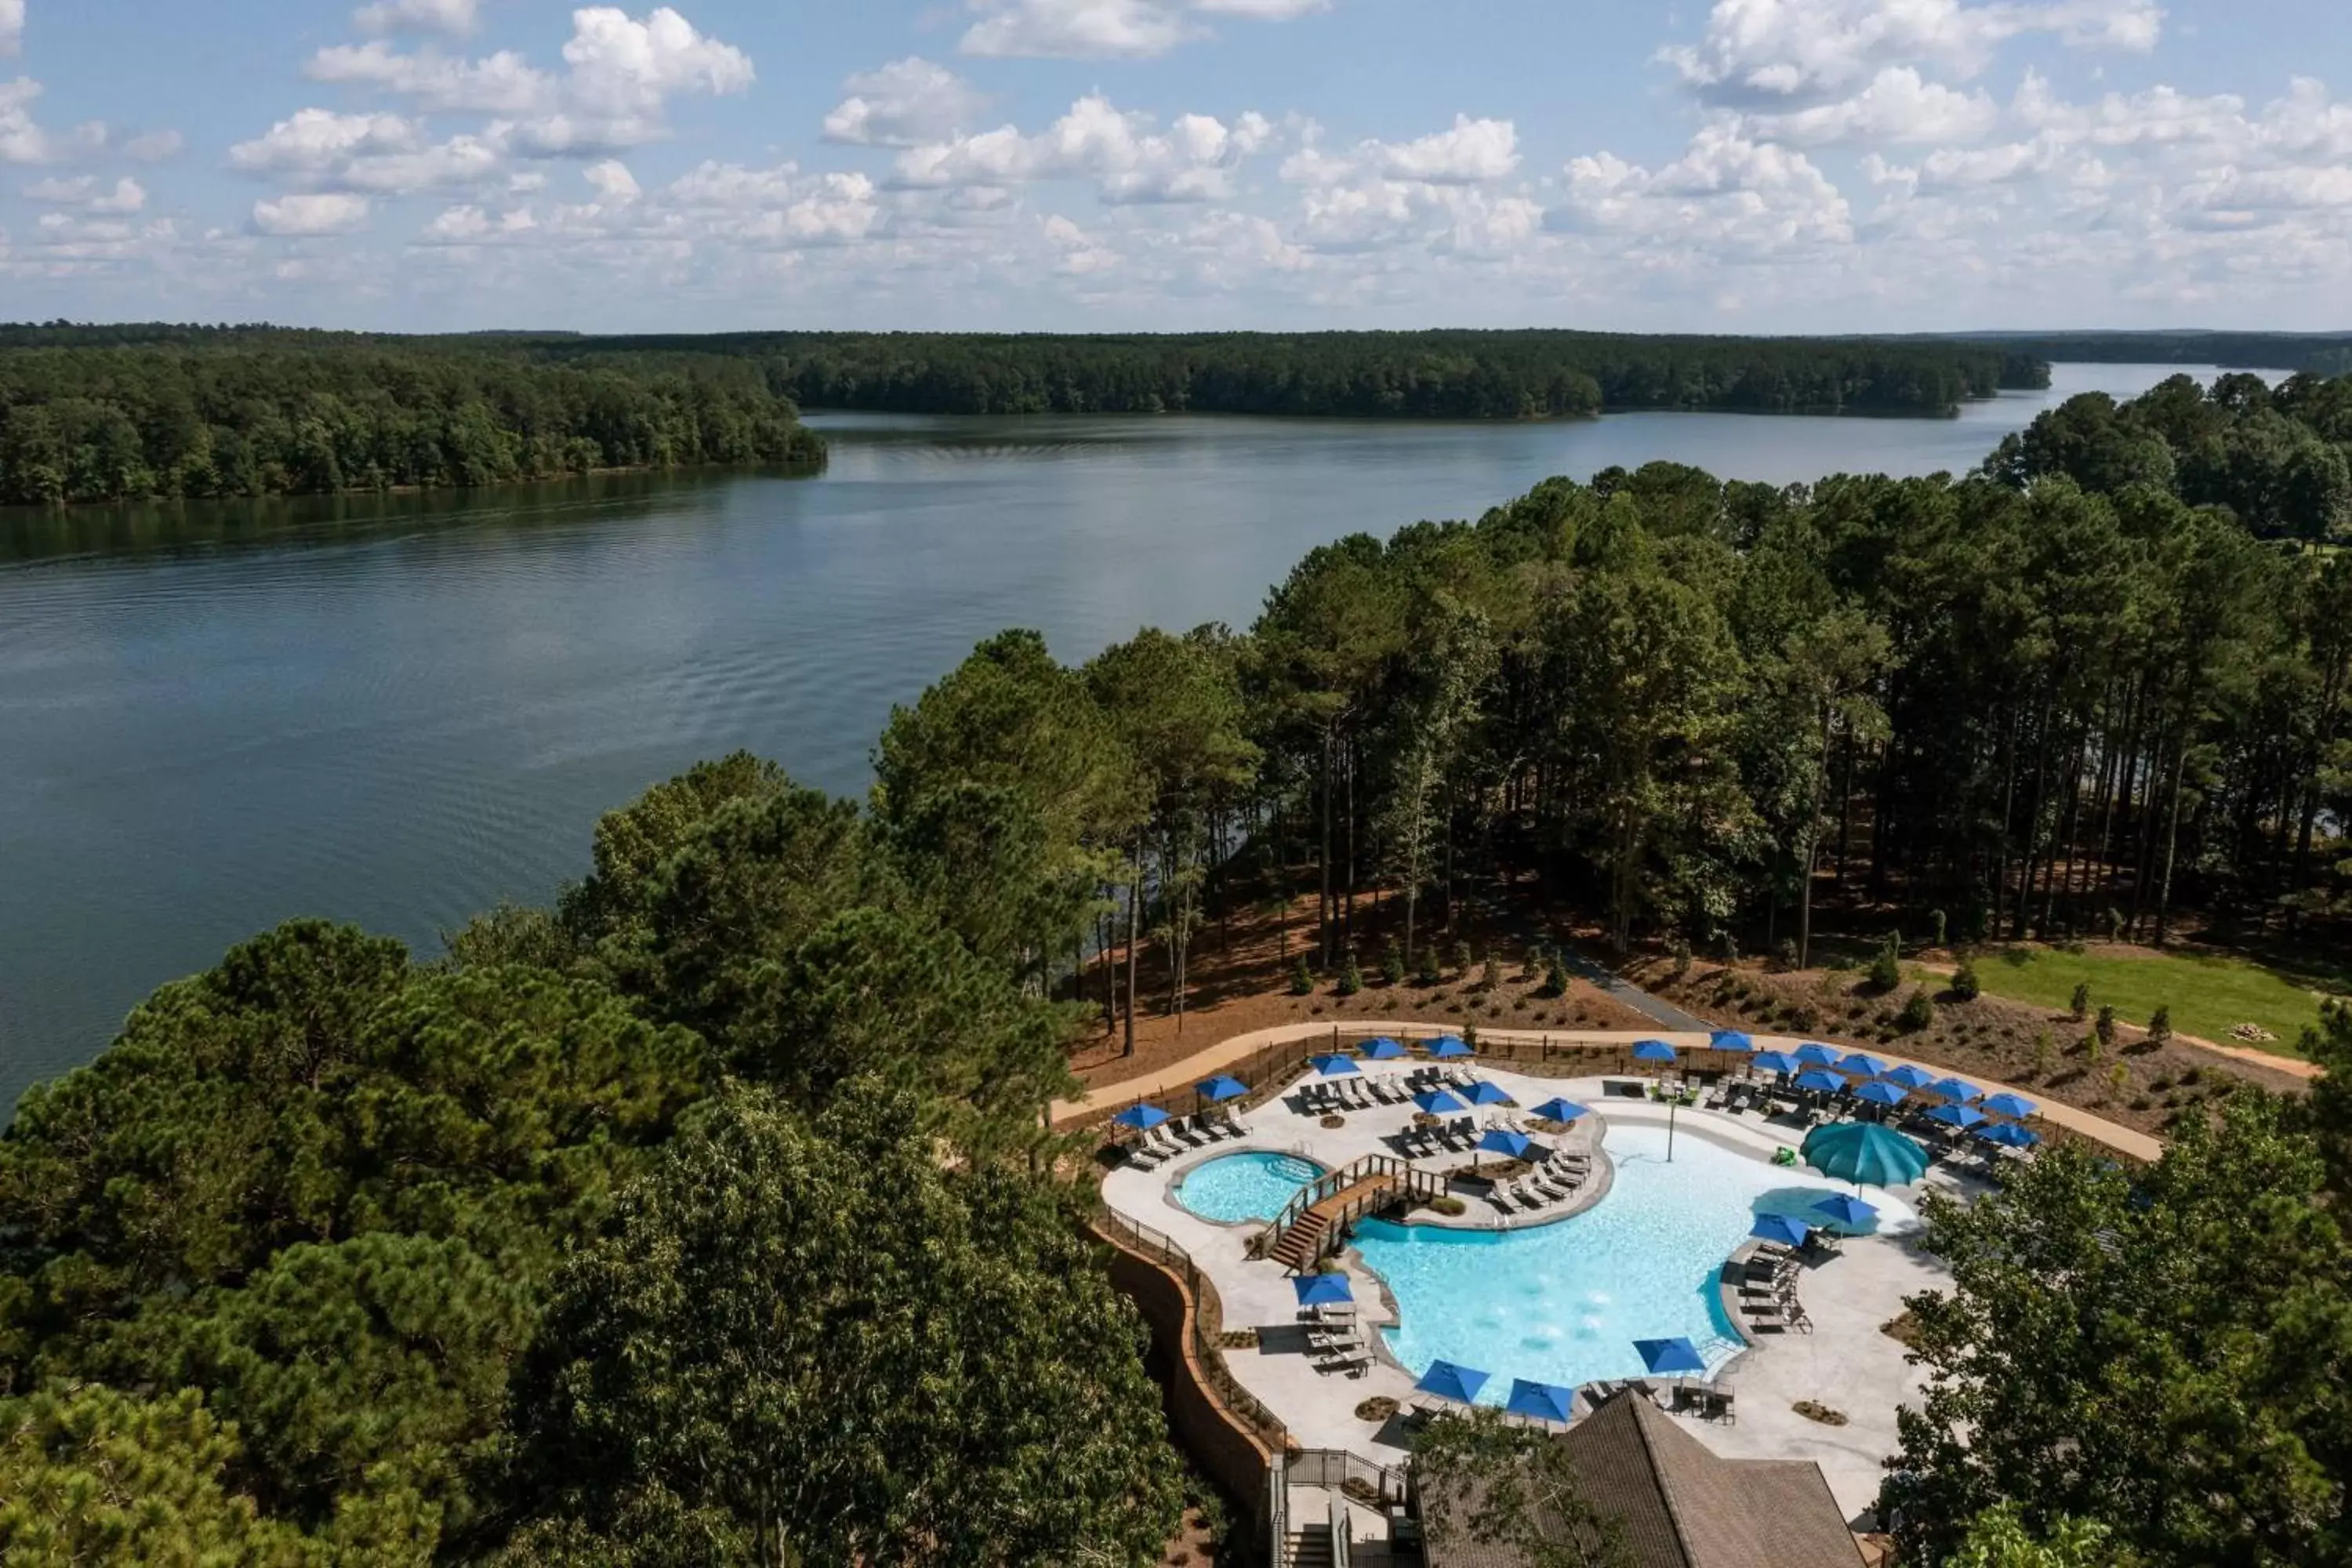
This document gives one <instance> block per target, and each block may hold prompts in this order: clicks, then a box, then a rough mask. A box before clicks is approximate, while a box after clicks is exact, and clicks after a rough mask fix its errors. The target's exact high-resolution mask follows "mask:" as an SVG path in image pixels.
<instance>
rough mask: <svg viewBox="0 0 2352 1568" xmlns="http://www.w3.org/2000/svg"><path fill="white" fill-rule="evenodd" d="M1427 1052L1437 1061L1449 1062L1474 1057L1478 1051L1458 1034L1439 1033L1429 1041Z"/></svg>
mask: <svg viewBox="0 0 2352 1568" xmlns="http://www.w3.org/2000/svg"><path fill="white" fill-rule="evenodd" d="M1429 1054H1430V1055H1431V1056H1433V1057H1435V1058H1437V1059H1438V1060H1439V1061H1442V1062H1450V1061H1458V1060H1459V1059H1461V1058H1464V1057H1475V1056H1476V1055H1477V1054H1478V1053H1477V1052H1475V1051H1474V1050H1472V1049H1471V1048H1470V1047H1468V1046H1467V1045H1466V1044H1465V1043H1464V1042H1463V1039H1462V1037H1460V1036H1459V1035H1440V1036H1438V1037H1437V1038H1435V1039H1433V1040H1432V1041H1430V1042H1429Z"/></svg>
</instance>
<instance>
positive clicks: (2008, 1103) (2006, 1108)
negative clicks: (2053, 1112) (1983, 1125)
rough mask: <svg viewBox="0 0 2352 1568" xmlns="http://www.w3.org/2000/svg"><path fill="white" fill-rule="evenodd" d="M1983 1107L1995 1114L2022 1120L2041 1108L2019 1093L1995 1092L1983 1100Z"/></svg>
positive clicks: (2013, 1119) (2012, 1119)
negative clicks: (1988, 1098) (1989, 1097)
mask: <svg viewBox="0 0 2352 1568" xmlns="http://www.w3.org/2000/svg"><path fill="white" fill-rule="evenodd" d="M1984 1108H1985V1109H1986V1110H1990V1111H1991V1112H1992V1113H1993V1114H1994V1115H1995V1116H2006V1117H2008V1118H2010V1119H2011V1121H2024V1120H2025V1119H2026V1118H2027V1117H2029V1116H2031V1115H2032V1114H2033V1113H2034V1111H2036V1110H2039V1109H2041V1108H2040V1107H2039V1106H2036V1105H2035V1104H2034V1103H2033V1101H2032V1100H2028V1099H2026V1098H2025V1097H2024V1096H2023V1095H2021V1094H1996V1095H1994V1096H1993V1097H1992V1098H1991V1099H1990V1100H1986V1101H1985V1102H1984Z"/></svg>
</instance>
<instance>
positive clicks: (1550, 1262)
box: [1355, 1126, 1912, 1403]
mask: <svg viewBox="0 0 2352 1568" xmlns="http://www.w3.org/2000/svg"><path fill="white" fill-rule="evenodd" d="M1605 1147H1606V1148H1607V1150H1608V1152H1609V1154H1610V1157H1611V1159H1612V1161H1613V1162H1614V1163H1615V1165H1616V1179H1615V1183H1614V1184H1613V1185H1612V1187H1611V1189H1610V1192H1609V1194H1608V1195H1607V1196H1606V1197H1604V1198H1602V1199H1601V1202H1600V1203H1599V1204H1598V1205H1594V1206H1593V1207H1592V1208H1591V1209H1589V1210H1587V1211H1586V1212H1585V1213H1583V1214H1580V1215H1575V1216H1574V1217H1573V1218H1570V1219H1564V1220H1559V1221H1556V1222H1554V1223H1552V1224H1550V1225H1543V1226H1530V1227H1528V1228H1525V1229H1519V1230H1507V1231H1494V1230H1447V1229H1442V1228H1440V1227H1437V1226H1402V1225H1395V1224H1391V1223H1390V1222H1387V1221H1384V1220H1367V1221H1365V1222H1364V1223H1363V1224H1361V1225H1360V1226H1358V1227H1357V1230H1356V1237H1355V1243H1356V1247H1357V1248H1358V1249H1359V1250H1360V1252H1361V1253H1362V1255H1363V1259H1364V1262H1365V1263H1366V1264H1367V1265H1368V1266H1370V1268H1372V1269H1373V1271H1374V1272H1376V1273H1378V1274H1379V1275H1380V1276H1381V1279H1385V1280H1386V1281H1387V1282H1388V1287H1389V1290H1390V1293H1391V1294H1392V1295H1393V1296H1394V1297H1395V1298H1396V1304H1397V1316H1398V1320H1399V1321H1398V1323H1397V1326H1396V1327H1395V1328H1393V1329H1391V1330H1390V1331H1389V1344H1390V1348H1391V1350H1393V1351H1394V1352H1395V1353H1396V1357H1397V1359H1398V1360H1399V1361H1401V1362H1402V1363H1404V1364H1405V1366H1406V1367H1407V1368H1409V1369H1410V1370H1411V1371H1412V1373H1413V1374H1414V1375H1415V1376H1418V1375H1420V1374H1421V1373H1423V1372H1424V1371H1426V1370H1427V1369H1428V1367H1429V1363H1431V1362H1432V1361H1435V1360H1438V1359H1441V1358H1442V1359H1444V1360H1446V1361H1450V1362H1454V1363H1458V1364H1460V1365H1463V1366H1470V1367H1477V1368H1479V1369H1481V1370H1483V1371H1485V1372H1487V1373H1491V1374H1493V1375H1492V1380H1491V1381H1490V1382H1489V1383H1488V1384H1486V1393H1485V1394H1484V1396H1483V1397H1484V1398H1485V1399H1486V1401H1489V1402H1493V1403H1500V1402H1501V1401H1502V1400H1503V1399H1505V1398H1506V1397H1507V1396H1508V1394H1509V1393H1510V1387H1511V1379H1513V1378H1515V1377H1525V1378H1532V1379H1535V1380H1537V1381H1538V1382H1543V1383H1556V1384H1565V1385H1567V1386H1569V1387H1574V1386H1575V1385H1577V1384H1581V1383H1590V1382H1592V1381H1593V1380H1595V1379H1598V1378H1622V1377H1638V1376H1641V1375H1643V1372H1644V1371H1645V1369H1644V1367H1643V1363H1642V1357H1641V1354H1640V1352H1637V1351H1635V1350H1634V1348H1633V1342H1634V1341H1635V1340H1652V1339H1673V1338H1676V1337H1681V1338H1685V1339H1688V1340H1689V1341H1691V1342H1692V1343H1693V1344H1695V1345H1696V1346H1697V1347H1698V1349H1699V1352H1700V1353H1701V1354H1702V1355H1704V1356H1705V1357H1706V1360H1707V1363H1708V1364H1709V1366H1711V1367H1712V1366H1716V1365H1718V1364H1720V1363H1722V1362H1723V1361H1724V1360H1725V1359H1726V1358H1727V1357H1728V1356H1729V1355H1730V1354H1731V1353H1732V1352H1734V1351H1736V1350H1737V1349H1738V1345H1739V1340H1738V1334H1737V1333H1736V1332H1735V1331H1734V1330H1733V1328H1732V1326H1731V1324H1730V1323H1729V1322H1728V1321H1726V1320H1725V1317H1724V1313H1723V1308H1722V1305H1721V1303H1720V1301H1719V1300H1717V1293H1716V1283H1715V1282H1716V1279H1717V1274H1718V1273H1719V1271H1720V1270H1721V1268H1722V1266H1723V1260H1724V1259H1725V1258H1727V1257H1729V1256H1730V1255H1731V1253H1732V1251H1733V1250H1734V1249H1735V1248H1737V1247H1738V1246H1739V1244H1740V1242H1741V1241H1742V1240H1744V1239H1746V1237H1747V1236H1748V1230H1749V1229H1750V1227H1752V1226H1754V1224H1755V1222H1756V1217H1757V1216H1758V1215H1761V1214H1767V1213H1773V1214H1788V1215H1795V1216H1797V1217H1799V1218H1801V1219H1805V1220H1806V1221H1807V1222H1808V1223H1811V1222H1812V1221H1814V1220H1816V1219H1818V1218H1819V1217H1820V1216H1818V1215H1808V1214H1807V1213H1806V1211H1807V1210H1808V1209H1809V1208H1810V1207H1811V1205H1813V1204H1816V1203H1819V1202H1820V1201H1821V1200H1822V1199H1823V1198H1825V1197H1827V1196H1829V1195H1830V1194H1832V1193H1835V1192H1839V1191H1843V1188H1840V1187H1837V1186H1834V1185H1831V1184H1826V1183H1825V1182H1824V1181H1823V1180H1822V1178H1820V1177H1818V1176H1816V1175H1814V1174H1813V1173H1811V1172H1805V1171H1792V1170H1789V1169H1786V1168H1781V1167H1776V1166H1772V1165H1768V1164H1766V1163H1763V1162H1761V1161H1759V1160H1754V1159H1750V1158H1748V1157H1747V1156H1745V1155H1742V1154H1739V1153H1737V1152H1733V1151H1731V1150H1728V1149H1725V1148H1723V1147H1722V1146H1720V1145H1719V1144H1716V1143H1711V1142H1707V1141H1706V1140H1705V1139H1702V1138H1695V1137H1692V1136H1691V1135H1690V1134H1689V1133H1688V1132H1685V1133H1684V1134H1683V1135H1682V1136H1681V1137H1680V1138H1678V1139H1676V1140H1675V1146H1674V1160H1673V1162H1672V1163H1668V1162H1667V1160H1666V1133H1665V1131H1664V1129H1663V1128H1650V1127H1644V1126H1620V1127H1614V1128H1612V1129H1611V1130H1610V1131H1609V1134H1608V1138H1607V1141H1606V1144H1605ZM1870 1201H1871V1202H1872V1203H1873V1204H1874V1205H1877V1206H1878V1207H1879V1208H1880V1210H1881V1215H1882V1219H1881V1224H1882V1225H1891V1224H1895V1223H1907V1222H1908V1221H1909V1220H1910V1219H1911V1217H1912V1216H1911V1213H1910V1210H1909V1209H1908V1208H1906V1207H1904V1206H1903V1205H1901V1204H1900V1203H1898V1202H1896V1201H1895V1200H1893V1199H1887V1198H1883V1197H1882V1196H1881V1195H1880V1194H1876V1193H1873V1194H1871V1195H1870Z"/></svg>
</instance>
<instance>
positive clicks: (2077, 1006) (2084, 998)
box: [2066, 980, 2091, 1024]
mask: <svg viewBox="0 0 2352 1568" xmlns="http://www.w3.org/2000/svg"><path fill="white" fill-rule="evenodd" d="M2066 1010H2067V1011H2068V1012H2070V1013H2072V1014H2073V1015H2074V1022H2076V1023H2077V1024H2079V1023H2081V1022H2082V1021H2083V1020H2084V1019H2085V1018H2087V1017H2089V1016H2091V983H2090V982H2089V981H2087V980H2084V981H2082V982H2080V983H2078V984H2076V985H2075V987H2074V1000H2073V1001H2071V1002H2069V1003H2067V1004H2066Z"/></svg>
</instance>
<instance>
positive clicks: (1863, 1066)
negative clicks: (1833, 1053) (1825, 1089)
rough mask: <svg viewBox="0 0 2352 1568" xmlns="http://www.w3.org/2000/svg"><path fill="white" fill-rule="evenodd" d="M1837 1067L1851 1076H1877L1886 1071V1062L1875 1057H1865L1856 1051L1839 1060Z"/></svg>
mask: <svg viewBox="0 0 2352 1568" xmlns="http://www.w3.org/2000/svg"><path fill="white" fill-rule="evenodd" d="M1837 1069H1838V1071H1840V1072H1842V1073H1845V1074H1847V1075H1848V1076H1850V1077H1853V1078H1877V1077H1880V1076H1881V1075H1883V1074H1884V1073H1885V1071H1886V1064H1885V1062H1883V1061H1880V1060H1879V1059H1878V1058H1876V1057H1867V1056H1864V1055H1863V1054H1862V1053H1861V1052H1860V1051H1856V1052H1854V1053H1853V1055H1852V1056H1850V1057H1847V1058H1843V1060H1841V1061H1840V1062H1839V1063H1838V1064H1837Z"/></svg>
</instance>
